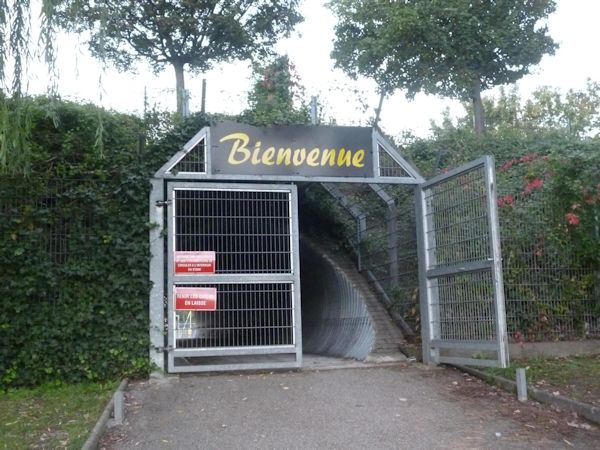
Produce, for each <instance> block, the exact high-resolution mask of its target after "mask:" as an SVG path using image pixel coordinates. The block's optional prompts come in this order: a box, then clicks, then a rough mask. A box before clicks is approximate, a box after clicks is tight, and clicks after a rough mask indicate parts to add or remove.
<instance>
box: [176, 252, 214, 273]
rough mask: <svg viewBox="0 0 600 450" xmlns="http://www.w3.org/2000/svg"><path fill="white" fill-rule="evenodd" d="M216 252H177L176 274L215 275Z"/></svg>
mask: <svg viewBox="0 0 600 450" xmlns="http://www.w3.org/2000/svg"><path fill="white" fill-rule="evenodd" d="M215 260H216V255H215V252H175V273H176V274H196V273H215V269H216V267H215V266H216V264H215Z"/></svg>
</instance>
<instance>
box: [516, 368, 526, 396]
mask: <svg viewBox="0 0 600 450" xmlns="http://www.w3.org/2000/svg"><path fill="white" fill-rule="evenodd" d="M517 399H518V400H519V401H520V402H526V401H527V378H526V375H525V369H517Z"/></svg>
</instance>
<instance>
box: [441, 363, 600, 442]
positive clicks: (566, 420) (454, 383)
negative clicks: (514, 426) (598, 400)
mask: <svg viewBox="0 0 600 450" xmlns="http://www.w3.org/2000/svg"><path fill="white" fill-rule="evenodd" d="M446 372H447V374H448V378H449V385H448V387H447V394H448V395H449V396H454V397H460V398H465V397H466V398H470V399H472V400H474V401H475V402H477V403H478V404H481V405H487V406H488V407H489V406H490V405H494V409H495V411H496V412H497V413H498V414H500V415H501V416H502V417H505V418H511V419H512V420H513V421H515V422H516V423H518V424H519V426H520V428H521V431H522V434H523V435H528V436H532V435H542V436H552V437H554V438H555V439H557V440H561V439H562V441H563V442H564V443H565V446H568V447H572V446H575V444H574V442H577V444H578V446H581V445H582V443H585V444H589V448H597V445H598V442H600V431H599V430H598V427H597V426H596V425H594V424H592V423H590V422H588V421H586V420H585V419H584V418H582V417H579V416H578V415H577V414H576V413H572V412H570V411H564V410H561V409H560V408H558V407H556V406H551V405H545V404H541V403H539V402H536V401H532V400H529V401H527V402H524V403H521V402H519V401H518V400H517V399H516V395H515V394H511V393H508V392H506V391H504V390H502V389H500V388H498V387H496V386H490V385H489V384H487V383H485V382H484V381H482V380H480V379H478V378H475V377H473V376H471V375H469V374H465V373H463V372H461V371H459V370H457V369H450V368H449V369H447V370H446Z"/></svg>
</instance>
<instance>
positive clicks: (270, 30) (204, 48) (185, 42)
mask: <svg viewBox="0 0 600 450" xmlns="http://www.w3.org/2000/svg"><path fill="white" fill-rule="evenodd" d="M297 6H298V0H282V1H275V0H104V1H93V2H89V1H88V0H65V1H64V3H63V4H62V5H61V6H60V7H59V17H60V22H61V24H62V26H63V27H64V28H66V29H67V30H70V31H76V32H89V33H90V39H89V46H90V49H91V51H92V53H93V54H94V55H95V56H96V57H99V58H101V59H102V60H107V61H111V62H113V63H114V64H115V65H116V67H117V68H119V69H121V70H129V69H131V66H132V63H133V62H134V61H135V60H138V59H145V60H147V61H148V62H149V63H150V65H151V66H152V68H153V70H154V71H155V72H157V73H158V72H161V71H162V70H163V69H164V68H165V66H166V65H170V66H172V67H173V69H174V70H175V80H176V92H177V111H178V112H179V113H183V106H184V93H185V81H184V73H185V70H186V68H189V69H190V70H192V71H196V72H202V71H206V70H208V69H210V68H211V67H212V66H213V65H214V64H215V63H219V62H225V61H231V60H235V59H247V58H257V57H264V56H265V55H267V54H268V53H269V52H270V48H271V47H272V46H273V44H274V43H275V42H276V40H277V39H278V38H280V37H283V36H286V35H288V34H289V33H290V31H291V30H292V28H293V27H294V25H295V24H297V23H298V22H300V21H301V20H302V18H301V16H300V15H299V13H298V12H297Z"/></svg>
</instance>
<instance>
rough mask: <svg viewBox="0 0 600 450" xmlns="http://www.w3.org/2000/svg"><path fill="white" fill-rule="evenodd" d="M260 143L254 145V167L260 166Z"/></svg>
mask: <svg viewBox="0 0 600 450" xmlns="http://www.w3.org/2000/svg"><path fill="white" fill-rule="evenodd" d="M260 144H261V142H260V141H256V144H254V152H252V165H253V166H256V165H258V164H260Z"/></svg>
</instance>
